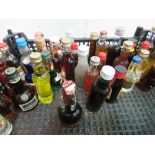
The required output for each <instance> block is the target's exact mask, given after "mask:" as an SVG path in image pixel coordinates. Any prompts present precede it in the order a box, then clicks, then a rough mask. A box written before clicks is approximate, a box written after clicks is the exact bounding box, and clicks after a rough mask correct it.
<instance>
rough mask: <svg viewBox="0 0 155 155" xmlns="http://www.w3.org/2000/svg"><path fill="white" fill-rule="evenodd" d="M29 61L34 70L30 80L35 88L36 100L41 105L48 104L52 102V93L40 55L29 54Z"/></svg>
mask: <svg viewBox="0 0 155 155" xmlns="http://www.w3.org/2000/svg"><path fill="white" fill-rule="evenodd" d="M30 60H31V63H32V67H33V70H34V74H33V76H32V80H33V83H34V84H35V86H36V88H37V93H38V99H39V101H40V102H41V103H42V104H50V103H51V102H52V101H53V91H52V88H51V85H50V74H49V73H48V71H46V68H45V65H44V64H43V62H42V57H41V53H39V52H33V53H31V54H30Z"/></svg>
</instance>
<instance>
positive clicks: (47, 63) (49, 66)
mask: <svg viewBox="0 0 155 155" xmlns="http://www.w3.org/2000/svg"><path fill="white" fill-rule="evenodd" d="M43 62H44V65H45V67H46V68H47V69H48V70H49V71H53V70H54V65H53V62H52V60H51V58H48V59H44V60H43Z"/></svg>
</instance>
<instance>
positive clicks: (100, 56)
mask: <svg viewBox="0 0 155 155" xmlns="http://www.w3.org/2000/svg"><path fill="white" fill-rule="evenodd" d="M98 56H99V58H100V60H101V61H105V60H106V58H107V55H106V53H104V52H100V53H99V55H98Z"/></svg>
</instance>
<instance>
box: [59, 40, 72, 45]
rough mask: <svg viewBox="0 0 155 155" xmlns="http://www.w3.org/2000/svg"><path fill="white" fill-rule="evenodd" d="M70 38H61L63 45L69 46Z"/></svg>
mask: <svg viewBox="0 0 155 155" xmlns="http://www.w3.org/2000/svg"><path fill="white" fill-rule="evenodd" d="M71 42H72V41H71V39H70V38H62V39H61V43H62V46H63V47H70V45H71Z"/></svg>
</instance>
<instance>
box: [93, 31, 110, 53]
mask: <svg viewBox="0 0 155 155" xmlns="http://www.w3.org/2000/svg"><path fill="white" fill-rule="evenodd" d="M106 38H107V31H100V36H99V40H98V42H97V45H96V56H98V55H99V53H100V52H105V53H106V55H108V51H109V47H108V44H107V43H106Z"/></svg>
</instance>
